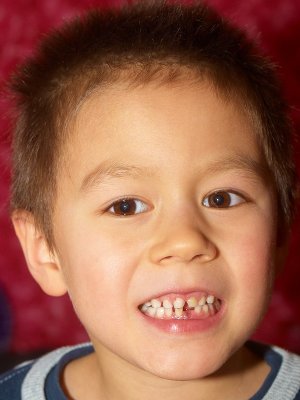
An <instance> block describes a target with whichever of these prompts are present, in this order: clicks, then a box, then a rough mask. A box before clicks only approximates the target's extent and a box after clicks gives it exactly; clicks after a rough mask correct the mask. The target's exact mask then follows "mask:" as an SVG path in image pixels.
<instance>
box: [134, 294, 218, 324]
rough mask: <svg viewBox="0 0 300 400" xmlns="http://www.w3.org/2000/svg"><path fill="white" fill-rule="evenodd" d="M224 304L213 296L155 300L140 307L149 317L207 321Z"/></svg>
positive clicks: (172, 297) (173, 297)
mask: <svg viewBox="0 0 300 400" xmlns="http://www.w3.org/2000/svg"><path fill="white" fill-rule="evenodd" d="M221 306H222V302H221V300H220V299H218V298H217V297H215V296H213V295H212V294H203V295H201V296H199V295H198V296H197V295H195V296H190V297H188V298H186V299H185V298H184V297H183V296H174V295H173V296H167V297H163V298H154V299H151V300H149V301H147V302H146V303H143V304H141V305H140V306H139V310H140V311H141V312H142V313H143V314H145V315H147V316H148V317H151V318H155V319H166V320H170V319H171V320H172V319H177V320H184V319H186V320H190V319H206V318H208V317H211V316H214V315H215V314H217V313H218V311H219V310H220V308H221Z"/></svg>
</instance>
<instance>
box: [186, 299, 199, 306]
mask: <svg viewBox="0 0 300 400" xmlns="http://www.w3.org/2000/svg"><path fill="white" fill-rule="evenodd" d="M187 304H188V306H189V308H194V307H196V305H197V299H196V297H191V298H190V299H188V300H187Z"/></svg>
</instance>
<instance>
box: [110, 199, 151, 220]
mask: <svg viewBox="0 0 300 400" xmlns="http://www.w3.org/2000/svg"><path fill="white" fill-rule="evenodd" d="M146 210H147V206H146V204H145V203H144V202H142V201H141V200H137V199H121V200H118V201H116V202H114V203H113V204H112V205H111V206H110V207H109V209H108V212H110V213H111V214H115V215H123V216H127V215H134V214H139V213H141V212H144V211H146Z"/></svg>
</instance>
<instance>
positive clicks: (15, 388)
mask: <svg viewBox="0 0 300 400" xmlns="http://www.w3.org/2000/svg"><path fill="white" fill-rule="evenodd" d="M31 366H32V362H28V363H25V364H21V365H19V366H17V367H15V368H14V369H12V370H10V371H8V372H6V373H4V374H2V375H0V400H8V399H9V400H19V399H21V387H22V384H23V381H24V378H25V376H26V375H27V372H28V371H29V370H30V368H31Z"/></svg>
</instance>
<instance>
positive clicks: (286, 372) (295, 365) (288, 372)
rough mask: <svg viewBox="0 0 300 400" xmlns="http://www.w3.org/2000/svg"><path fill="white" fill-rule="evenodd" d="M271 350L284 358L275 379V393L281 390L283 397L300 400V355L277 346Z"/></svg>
mask: <svg viewBox="0 0 300 400" xmlns="http://www.w3.org/2000/svg"><path fill="white" fill-rule="evenodd" d="M271 351H273V352H274V353H275V354H279V355H280V357H281V360H282V361H281V365H280V369H279V371H278V374H277V376H276V380H275V381H274V394H275V392H276V391H277V392H279V391H280V392H281V393H282V396H283V397H282V398H285V399H294V400H296V399H297V400H300V356H299V355H297V354H294V353H291V352H289V351H287V350H284V349H282V348H280V347H276V346H272V347H271Z"/></svg>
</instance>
